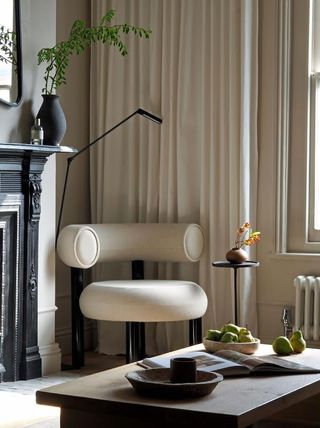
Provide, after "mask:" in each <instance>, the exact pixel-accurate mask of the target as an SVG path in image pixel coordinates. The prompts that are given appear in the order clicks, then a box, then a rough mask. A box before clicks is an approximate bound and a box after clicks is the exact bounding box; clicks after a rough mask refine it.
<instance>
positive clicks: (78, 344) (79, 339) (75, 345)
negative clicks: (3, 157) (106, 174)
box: [55, 108, 162, 369]
mask: <svg viewBox="0 0 320 428" xmlns="http://www.w3.org/2000/svg"><path fill="white" fill-rule="evenodd" d="M136 114H140V115H141V116H143V117H146V118H147V119H149V120H151V121H153V122H155V123H157V124H159V125H160V124H161V123H162V119H161V118H160V117H157V116H155V115H153V114H151V113H149V112H147V111H146V110H143V109H142V108H139V109H138V110H136V111H135V112H133V113H131V114H130V115H129V116H127V117H126V118H124V119H123V120H122V121H121V122H119V123H118V124H117V125H115V126H113V127H112V128H111V129H109V130H108V131H106V132H104V133H103V134H102V135H100V137H97V138H96V139H95V140H93V141H92V142H91V143H89V144H88V145H87V146H85V147H84V148H83V149H81V150H79V151H78V152H77V153H76V154H74V155H73V156H70V157H69V158H68V159H67V162H68V165H67V170H66V175H65V179H64V185H63V193H62V198H61V205H60V212H59V219H58V225H57V234H56V243H55V244H56V247H57V241H58V236H59V232H60V226H61V220H62V213H63V206H64V200H65V195H66V190H67V183H68V177H69V170H70V165H71V163H72V161H74V160H75V159H76V158H77V157H78V156H79V155H81V154H82V153H83V152H85V151H86V150H88V149H90V148H91V147H92V146H94V145H95V144H96V143H98V142H99V141H100V140H102V139H103V138H104V137H106V136H107V135H108V134H110V132H112V131H114V130H115V129H116V128H118V127H119V126H120V125H122V124H123V123H124V122H126V121H127V120H129V119H131V118H132V117H133V116H135V115H136ZM82 287H83V273H82V270H81V269H78V268H73V267H72V268H71V319H72V328H71V330H72V365H71V367H70V366H65V367H64V366H63V368H66V369H70V368H71V369H78V368H80V367H82V366H83V365H84V353H83V349H84V348H83V342H84V338H83V316H82V314H81V311H80V307H79V298H80V294H81V292H82Z"/></svg>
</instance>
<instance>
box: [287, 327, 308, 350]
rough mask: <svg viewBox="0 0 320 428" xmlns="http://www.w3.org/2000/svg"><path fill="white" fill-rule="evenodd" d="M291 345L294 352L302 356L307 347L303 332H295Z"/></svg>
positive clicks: (291, 338)
mask: <svg viewBox="0 0 320 428" xmlns="http://www.w3.org/2000/svg"><path fill="white" fill-rule="evenodd" d="M290 343H291V346H292V348H293V350H294V352H296V353H297V354H301V352H303V351H304V350H305V349H306V346H307V344H306V341H305V340H304V338H303V335H302V331H301V330H297V331H294V332H293V334H292V336H291V337H290Z"/></svg>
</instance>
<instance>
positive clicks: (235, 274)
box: [212, 260, 259, 325]
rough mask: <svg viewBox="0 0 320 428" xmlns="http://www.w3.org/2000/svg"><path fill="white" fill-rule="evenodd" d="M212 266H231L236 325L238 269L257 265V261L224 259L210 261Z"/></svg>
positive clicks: (235, 320) (236, 322) (236, 321)
mask: <svg viewBox="0 0 320 428" xmlns="http://www.w3.org/2000/svg"><path fill="white" fill-rule="evenodd" d="M212 266H214V267H220V268H232V269H233V286H234V322H235V324H236V325H238V322H239V320H238V290H237V287H238V269H241V268H254V267H258V266H259V262H255V261H247V262H244V263H230V262H227V261H226V260H223V261H217V262H212Z"/></svg>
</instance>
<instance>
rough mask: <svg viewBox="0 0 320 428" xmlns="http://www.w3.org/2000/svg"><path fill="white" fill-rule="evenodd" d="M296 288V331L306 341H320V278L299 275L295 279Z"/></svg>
mask: <svg viewBox="0 0 320 428" xmlns="http://www.w3.org/2000/svg"><path fill="white" fill-rule="evenodd" d="M293 283H294V286H295V288H296V307H295V327H294V328H295V329H296V330H297V329H300V330H301V331H302V333H303V335H304V337H305V339H313V340H319V339H320V337H319V332H320V326H319V318H320V277H318V276H305V275H299V276H297V277H296V278H295V279H294V282H293Z"/></svg>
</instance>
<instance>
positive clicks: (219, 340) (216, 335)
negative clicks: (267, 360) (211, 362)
mask: <svg viewBox="0 0 320 428" xmlns="http://www.w3.org/2000/svg"><path fill="white" fill-rule="evenodd" d="M203 345H204V347H205V349H206V350H207V351H208V352H216V351H220V350H222V349H230V350H233V351H238V352H241V353H242V354H254V353H255V351H256V350H257V349H258V347H259V345H260V340H259V339H256V338H255V337H253V336H252V334H251V332H250V331H249V330H248V329H247V328H246V327H239V326H237V325H235V324H231V323H229V324H225V325H224V326H223V327H222V328H221V329H220V330H213V329H209V330H207V335H206V337H204V338H203Z"/></svg>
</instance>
